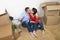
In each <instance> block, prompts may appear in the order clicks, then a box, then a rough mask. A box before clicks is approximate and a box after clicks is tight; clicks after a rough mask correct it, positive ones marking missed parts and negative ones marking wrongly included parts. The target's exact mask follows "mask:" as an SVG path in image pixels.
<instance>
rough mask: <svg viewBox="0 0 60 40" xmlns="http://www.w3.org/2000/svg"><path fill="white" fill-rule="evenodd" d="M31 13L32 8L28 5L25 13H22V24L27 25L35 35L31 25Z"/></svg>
mask: <svg viewBox="0 0 60 40" xmlns="http://www.w3.org/2000/svg"><path fill="white" fill-rule="evenodd" d="M29 13H31V10H30V8H29V7H26V8H25V13H23V14H21V16H20V18H19V20H20V21H21V22H22V26H24V27H27V29H28V31H29V32H30V34H31V35H32V36H33V37H34V34H33V33H32V31H33V30H32V28H31V25H30V17H29Z"/></svg>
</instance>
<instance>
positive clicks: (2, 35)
mask: <svg viewBox="0 0 60 40" xmlns="http://www.w3.org/2000/svg"><path fill="white" fill-rule="evenodd" d="M0 40H12V28H11V24H8V25H3V26H0Z"/></svg>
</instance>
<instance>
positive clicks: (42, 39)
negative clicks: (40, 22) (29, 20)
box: [17, 24, 60, 40]
mask: <svg viewBox="0 0 60 40" xmlns="http://www.w3.org/2000/svg"><path fill="white" fill-rule="evenodd" d="M44 27H45V29H46V32H45V35H44V36H43V35H42V32H41V30H38V31H36V33H37V35H38V37H37V38H33V37H32V36H31V35H30V34H29V32H28V31H27V29H26V28H22V27H21V30H22V32H21V34H20V37H19V38H18V39H17V40H60V24H58V25H54V26H44Z"/></svg>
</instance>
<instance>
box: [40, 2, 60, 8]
mask: <svg viewBox="0 0 60 40" xmlns="http://www.w3.org/2000/svg"><path fill="white" fill-rule="evenodd" d="M59 4H60V3H59V2H45V3H41V4H40V5H41V7H42V8H44V7H46V6H50V5H59Z"/></svg>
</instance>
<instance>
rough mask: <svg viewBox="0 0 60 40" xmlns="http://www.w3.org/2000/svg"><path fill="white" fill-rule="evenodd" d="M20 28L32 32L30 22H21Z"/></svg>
mask: <svg viewBox="0 0 60 40" xmlns="http://www.w3.org/2000/svg"><path fill="white" fill-rule="evenodd" d="M22 26H23V27H27V29H28V31H29V32H32V31H33V30H32V27H31V24H30V22H26V21H24V22H22Z"/></svg>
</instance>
